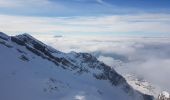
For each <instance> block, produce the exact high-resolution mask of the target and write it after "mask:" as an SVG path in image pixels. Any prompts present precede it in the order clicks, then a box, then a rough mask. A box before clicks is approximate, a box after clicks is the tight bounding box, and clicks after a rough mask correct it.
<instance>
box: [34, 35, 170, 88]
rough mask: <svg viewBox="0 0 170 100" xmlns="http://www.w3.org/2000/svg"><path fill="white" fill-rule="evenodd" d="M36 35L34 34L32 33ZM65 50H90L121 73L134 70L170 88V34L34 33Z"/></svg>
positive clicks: (153, 81) (57, 47) (160, 86)
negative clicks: (162, 35) (153, 35)
mask: <svg viewBox="0 0 170 100" xmlns="http://www.w3.org/2000/svg"><path fill="white" fill-rule="evenodd" d="M35 37H36V36H35ZM37 38H39V39H40V40H42V41H44V42H45V43H47V44H49V45H51V46H52V47H54V48H56V49H58V50H61V51H64V52H66V53H67V52H70V51H76V52H89V53H91V54H93V55H94V56H96V57H97V58H98V59H99V60H100V61H103V62H104V63H106V64H108V65H109V66H111V67H113V68H115V69H116V70H117V71H118V72H119V73H122V74H128V73H130V74H135V75H137V76H138V77H140V78H144V79H146V80H148V81H149V82H151V83H152V84H154V85H157V86H159V88H161V90H167V91H168V90H170V85H169V83H170V80H169V76H170V38H168V37H130V36H129V37H113V36H97V37H96V36H91V37H88V36H59V37H58V36H55V37H54V36H37Z"/></svg>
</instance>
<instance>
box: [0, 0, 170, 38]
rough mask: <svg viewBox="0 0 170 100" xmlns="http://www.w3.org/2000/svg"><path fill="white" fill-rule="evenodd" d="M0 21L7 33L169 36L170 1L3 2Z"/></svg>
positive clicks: (68, 0) (30, 0) (56, 0)
mask: <svg viewBox="0 0 170 100" xmlns="http://www.w3.org/2000/svg"><path fill="white" fill-rule="evenodd" d="M8 18H9V19H8ZM0 19H1V24H0V26H1V31H5V32H7V33H21V32H30V33H43V34H45V32H48V33H49V34H73V33H75V34H87V33H88V34H95V35H96V34H109V35H110V34H113V35H114V34H121V35H127V34H130V35H169V34H170V33H169V32H170V30H169V29H168V27H169V25H170V0H27V1H26V0H0ZM4 20H6V21H9V20H11V21H10V22H9V23H6V22H5V21H4ZM13 20H15V22H14V21H13ZM23 23H24V25H23ZM42 23H43V24H45V25H42ZM11 24H12V25H13V26H12V25H11ZM14 25H15V27H14ZM34 28H35V29H37V28H39V31H37V30H33V29H34ZM42 28H45V29H46V30H45V29H44V30H42ZM29 29H30V30H29ZM40 30H42V31H40Z"/></svg>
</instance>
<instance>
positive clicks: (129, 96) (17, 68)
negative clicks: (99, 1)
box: [0, 32, 153, 100]
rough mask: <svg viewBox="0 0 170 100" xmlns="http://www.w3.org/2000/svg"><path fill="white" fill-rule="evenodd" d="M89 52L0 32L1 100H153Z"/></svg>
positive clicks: (26, 36) (24, 35)
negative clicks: (61, 50)
mask: <svg viewBox="0 0 170 100" xmlns="http://www.w3.org/2000/svg"><path fill="white" fill-rule="evenodd" d="M152 99H153V97H152V96H150V95H147V94H142V93H141V92H139V91H137V90H134V89H133V88H132V87H131V86H130V85H129V84H128V83H127V82H126V80H125V79H124V78H123V77H122V76H121V75H119V74H118V73H117V72H116V71H115V70H114V69H113V68H111V67H109V66H108V65H106V64H104V63H102V62H100V61H98V60H97V59H96V58H95V57H94V56H92V55H91V54H88V53H76V52H70V53H63V52H60V51H58V50H55V49H54V48H52V47H50V46H47V45H45V44H44V43H42V42H40V41H38V40H37V39H35V38H33V37H32V36H30V35H28V34H22V35H18V36H8V35H6V34H4V33H2V32H1V33H0V100H152Z"/></svg>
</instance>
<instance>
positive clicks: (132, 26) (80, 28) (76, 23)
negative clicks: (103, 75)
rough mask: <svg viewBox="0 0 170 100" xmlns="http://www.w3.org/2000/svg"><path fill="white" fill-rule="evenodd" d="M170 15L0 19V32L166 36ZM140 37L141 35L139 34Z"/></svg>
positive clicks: (3, 16)
mask: <svg viewBox="0 0 170 100" xmlns="http://www.w3.org/2000/svg"><path fill="white" fill-rule="evenodd" d="M169 18H170V15H169V14H143V15H112V16H98V17H22V16H7V15H0V22H1V23H0V26H1V29H0V30H1V31H4V32H7V33H18V32H31V33H56V32H58V33H60V32H61V33H78V34H82V33H113V34H115V33H117V34H119V33H125V34H128V33H131V32H136V34H138V33H137V32H141V33H142V32H143V33H165V34H169V32H170V28H169V25H170V19H169ZM139 34H140V33H139Z"/></svg>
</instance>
